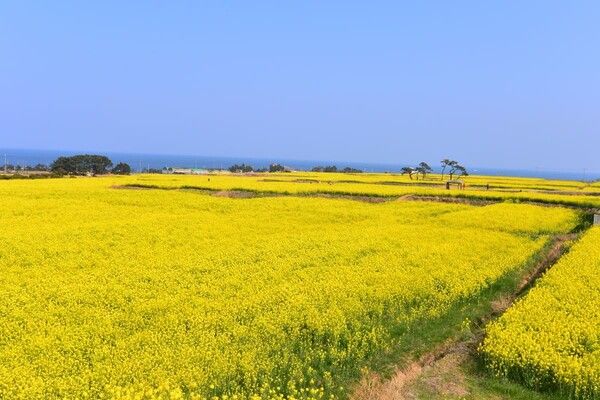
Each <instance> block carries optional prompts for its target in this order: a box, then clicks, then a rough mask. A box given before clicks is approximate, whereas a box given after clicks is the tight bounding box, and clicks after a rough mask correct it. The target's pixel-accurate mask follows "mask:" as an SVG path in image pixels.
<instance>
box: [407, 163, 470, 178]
mask: <svg viewBox="0 0 600 400" xmlns="http://www.w3.org/2000/svg"><path fill="white" fill-rule="evenodd" d="M440 162H441V166H442V180H444V174H445V173H446V170H448V175H449V176H450V180H452V179H454V176H468V175H469V173H468V172H467V169H466V168H465V167H463V166H462V165H460V164H459V163H458V161H454V160H449V159H447V158H445V159H443V160H442V161H440ZM401 172H402V175H405V174H408V176H409V177H410V179H413V176H414V177H416V179H417V180H419V175H420V176H422V177H423V179H425V178H426V177H427V174H430V173H432V172H433V169H432V168H431V167H430V166H429V164H427V163H426V162H424V161H423V162H420V163H419V165H417V166H416V167H404V168H402V170H401Z"/></svg>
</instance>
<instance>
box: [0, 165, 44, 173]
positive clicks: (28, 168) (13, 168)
mask: <svg viewBox="0 0 600 400" xmlns="http://www.w3.org/2000/svg"><path fill="white" fill-rule="evenodd" d="M0 168H2V169H5V170H6V171H7V172H8V171H11V172H12V171H16V172H19V171H49V170H50V168H49V167H48V166H47V165H46V164H36V165H13V164H6V165H4V167H0Z"/></svg>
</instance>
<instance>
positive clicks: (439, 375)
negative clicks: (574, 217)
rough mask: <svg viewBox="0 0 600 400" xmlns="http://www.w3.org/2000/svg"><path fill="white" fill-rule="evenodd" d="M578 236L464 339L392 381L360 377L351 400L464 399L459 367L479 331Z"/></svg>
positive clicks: (559, 246) (558, 243)
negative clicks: (424, 395) (430, 395)
mask: <svg viewBox="0 0 600 400" xmlns="http://www.w3.org/2000/svg"><path fill="white" fill-rule="evenodd" d="M577 237H578V234H576V233H571V234H564V235H558V236H556V237H555V238H554V241H553V242H552V244H551V245H550V247H549V248H548V250H547V251H546V252H545V253H544V255H543V257H541V258H540V259H539V261H538V262H537V263H536V265H535V266H534V267H533V268H532V269H531V271H530V272H529V273H528V274H527V275H526V276H524V277H523V278H522V279H521V281H520V282H519V285H518V286H517V288H516V290H515V292H514V293H513V294H511V295H508V296H504V297H501V298H499V299H497V300H495V301H494V302H493V303H492V311H491V313H490V314H489V315H485V316H483V317H482V318H481V320H480V324H479V328H478V329H477V331H476V332H474V333H473V334H472V335H471V336H469V338H468V339H463V340H459V339H457V338H455V339H450V340H449V341H447V342H446V343H444V344H442V345H441V346H439V347H437V348H436V349H434V350H433V351H431V352H429V353H426V354H425V355H423V356H422V357H421V358H419V359H418V360H416V361H413V362H411V363H409V364H408V365H405V366H403V367H401V368H400V367H399V368H397V369H396V370H395V372H394V373H393V374H392V378H391V379H388V380H383V379H382V378H381V376H379V375H378V374H369V375H367V376H364V377H363V379H362V380H361V382H359V384H358V386H357V387H356V389H355V391H354V393H353V394H352V396H351V399H352V400H414V399H425V398H430V397H429V396H428V397H422V396H420V394H419V393H430V394H432V393H433V394H435V395H436V397H438V396H439V397H441V398H444V397H459V398H460V397H464V396H467V395H468V394H469V390H468V386H467V385H466V384H465V374H464V372H463V369H462V368H461V365H463V364H464V363H465V361H467V360H469V359H472V357H474V355H475V354H476V351H477V347H478V345H479V343H481V340H483V329H484V328H483V327H484V325H485V324H486V323H487V322H489V321H490V320H491V319H492V318H494V317H497V316H498V315H500V314H502V313H503V312H504V311H506V310H507V309H508V308H509V307H510V305H511V304H512V303H513V302H514V301H515V300H516V299H517V297H519V296H520V295H521V294H523V293H524V292H525V291H526V290H527V289H528V288H530V287H531V285H533V283H534V282H535V280H536V279H537V278H538V277H540V276H541V275H542V274H543V273H544V272H545V271H546V270H547V269H548V268H550V267H551V266H552V265H553V264H554V263H556V261H558V259H559V258H560V257H561V255H562V254H564V252H565V251H566V250H567V249H568V248H569V247H570V245H571V244H572V243H573V241H574V240H575V239H576V238H577Z"/></svg>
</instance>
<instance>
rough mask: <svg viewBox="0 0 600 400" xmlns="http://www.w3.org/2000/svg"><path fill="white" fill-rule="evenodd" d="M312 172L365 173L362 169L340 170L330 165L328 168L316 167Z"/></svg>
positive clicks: (348, 168) (347, 168)
mask: <svg viewBox="0 0 600 400" xmlns="http://www.w3.org/2000/svg"><path fill="white" fill-rule="evenodd" d="M311 171H312V172H343V173H345V174H349V173H361V172H363V171H362V170H360V169H356V168H351V167H345V168H343V169H338V167H336V166H335V165H328V166H326V167H322V166H316V167H314V168H313V169H312V170H311Z"/></svg>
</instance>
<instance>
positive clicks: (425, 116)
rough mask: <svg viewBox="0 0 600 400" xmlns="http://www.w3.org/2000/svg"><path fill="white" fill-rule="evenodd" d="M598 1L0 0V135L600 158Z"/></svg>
mask: <svg viewBox="0 0 600 400" xmlns="http://www.w3.org/2000/svg"><path fill="white" fill-rule="evenodd" d="M598 19H600V4H597V3H593V2H578V3H577V4H559V3H547V2H527V3H517V2H503V3H495V4H493V3H478V2H460V3H452V4H450V3H442V2H439V3H438V2H425V3H419V4H398V3H396V2H382V3H378V4H377V5H376V6H375V5H373V4H367V3H362V4H361V3H353V2H328V3H326V4H324V3H321V2H303V3H297V4H291V3H286V4H282V3H278V2H268V1H265V2H253V3H244V2H232V3H226V4H225V3H221V2H203V3H202V4H185V5H184V4H175V3H168V4H141V3H140V4H132V3H122V2H114V1H108V2H103V3H96V4H92V3H88V4H78V3H75V2H60V3H59V2H53V3H48V4H41V3H35V2H28V1H23V2H13V3H11V4H9V3H3V4H2V5H0V52H2V54H3V62H2V63H0V88H1V89H2V91H1V94H0V120H1V121H2V124H0V148H16V149H38V150H43V149H50V150H55V149H58V150H61V149H74V150H75V151H78V150H82V151H83V150H88V151H94V152H120V153H139V154H174V155H176V154H185V155H202V156H205V157H231V158H235V157H239V158H257V159H268V158H277V159H292V160H306V161H310V160H315V161H319V160H331V161H332V162H362V163H378V164H402V163H407V164H409V163H414V162H418V161H422V160H426V161H428V162H430V163H435V164H437V162H438V160H440V159H442V158H452V159H456V160H460V161H461V162H463V163H464V164H465V165H467V166H469V165H470V166H476V167H487V168H498V169H513V170H520V169H523V170H536V169H537V170H545V171H572V172H578V171H583V170H584V169H585V170H588V171H600V161H599V159H598V157H597V153H598V149H599V148H600V134H599V133H598V127H599V126H600V113H598V112H597V104H599V103H600V53H598V52H597V51H596V47H597V43H598V40H599V39H600V26H599V25H598V24H597V20H598ZM340 160H341V161H340Z"/></svg>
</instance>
